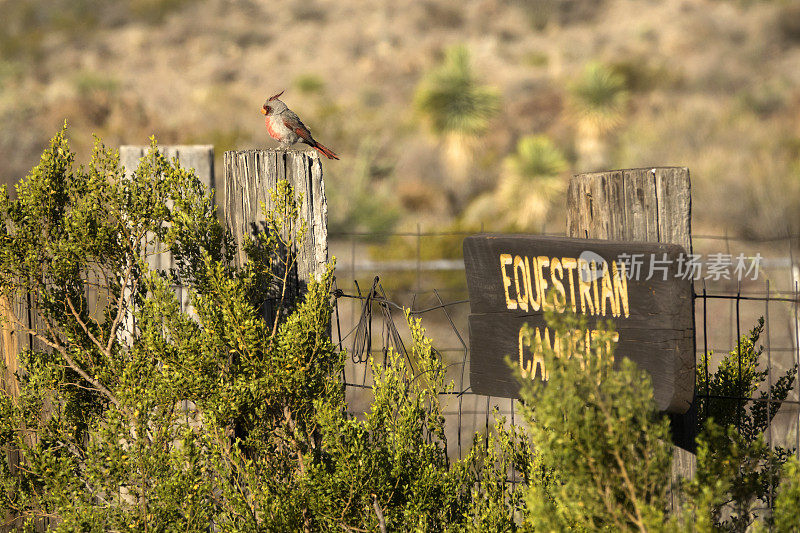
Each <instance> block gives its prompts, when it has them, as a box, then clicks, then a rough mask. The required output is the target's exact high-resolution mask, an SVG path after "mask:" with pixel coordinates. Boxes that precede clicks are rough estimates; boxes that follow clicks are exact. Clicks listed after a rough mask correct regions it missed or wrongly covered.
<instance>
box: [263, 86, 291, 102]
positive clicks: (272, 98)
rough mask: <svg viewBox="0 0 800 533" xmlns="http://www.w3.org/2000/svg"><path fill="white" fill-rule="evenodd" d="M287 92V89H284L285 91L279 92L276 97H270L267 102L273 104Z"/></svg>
mask: <svg viewBox="0 0 800 533" xmlns="http://www.w3.org/2000/svg"><path fill="white" fill-rule="evenodd" d="M285 91H286V89H284V90H283V91H281V92H279V93H278V94H276V95H275V96H270V97H269V98H268V99H267V102H271V101H272V100H277V99H278V97H279V96H280V95H282V94H283V93H284V92H285Z"/></svg>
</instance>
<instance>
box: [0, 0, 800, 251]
mask: <svg viewBox="0 0 800 533" xmlns="http://www.w3.org/2000/svg"><path fill="white" fill-rule="evenodd" d="M0 11H2V12H3V17H2V21H0V25H2V26H3V28H2V32H0V54H1V57H2V60H1V61H0V117H2V127H1V128H0V177H2V180H3V182H4V183H11V182H14V181H16V180H17V179H19V178H20V177H22V176H24V174H25V172H26V171H27V170H28V169H29V168H30V167H31V166H32V165H34V164H35V163H36V162H37V160H38V155H39V153H40V152H41V150H42V148H43V147H44V146H45V145H46V143H47V141H48V139H49V137H50V136H52V135H53V134H54V133H55V132H56V131H57V130H58V128H59V127H60V125H61V124H62V123H63V121H64V120H65V119H66V120H67V121H68V123H69V125H70V137H71V138H72V139H73V147H74V148H76V149H77V150H78V151H79V153H80V154H81V155H82V157H88V153H89V149H90V145H91V143H92V138H91V134H92V133H95V134H97V135H99V136H100V137H102V139H103V141H104V142H105V143H106V144H108V145H118V144H144V143H146V142H147V139H148V137H149V136H150V135H155V136H156V138H157V139H158V141H159V142H161V143H211V144H214V145H215V148H216V150H217V159H218V160H220V159H221V153H222V151H224V150H227V149H232V148H252V147H262V146H273V145H274V143H273V141H271V140H269V139H267V138H266V135H265V132H264V127H263V120H262V116H261V115H260V114H259V107H260V106H261V104H262V103H263V101H264V99H265V98H266V97H267V96H269V95H271V94H274V93H277V92H279V91H281V90H284V89H285V90H286V92H285V93H284V96H283V99H284V101H286V102H287V103H288V104H289V106H290V107H291V108H292V109H294V110H295V111H296V112H297V113H298V114H299V115H300V116H301V118H303V120H304V122H305V123H306V124H307V125H308V126H309V127H310V128H311V130H312V132H313V133H314V135H315V137H316V138H317V139H318V140H320V141H321V142H322V143H324V144H325V145H327V146H330V147H331V148H333V149H334V150H335V151H337V152H338V153H339V154H340V155H341V156H342V160H341V161H333V162H328V161H327V160H326V162H325V173H326V179H327V181H328V191H329V194H330V201H331V211H330V212H331V224H332V229H333V230H334V231H336V230H339V231H343V230H348V231H387V230H399V229H403V228H411V227H416V225H417V224H418V223H421V224H423V225H424V226H426V227H436V228H444V227H455V226H458V227H476V226H479V225H480V224H484V227H486V228H490V229H497V230H506V229H519V230H526V231H541V230H550V231H554V230H557V229H561V228H563V212H562V209H561V204H562V203H563V193H562V191H563V188H564V184H565V183H566V180H567V179H568V177H569V175H570V174H572V173H576V172H583V171H587V170H593V169H598V168H624V167H640V166H657V165H681V166H688V167H689V168H690V170H691V172H692V178H693V188H694V206H695V220H694V224H695V228H697V231H703V230H704V229H707V230H708V231H711V232H713V233H719V232H720V231H722V230H723V229H725V230H728V231H730V232H731V233H732V234H735V235H740V236H743V237H762V238H765V237H772V236H779V235H785V234H786V233H787V232H790V233H791V232H797V231H798V229H800V217H798V215H797V213H798V210H799V209H800V121H799V120H798V119H799V118H800V4H798V3H797V2H790V1H780V0H773V1H761V2H757V1H746V0H738V1H737V0H671V1H664V2H659V1H652V0H604V1H595V0H563V1H557V0H516V1H514V0H506V1H503V0H479V1H464V2H455V1H452V0H425V1H420V2H390V1H374V2H368V3H365V2H357V1H352V0H337V1H333V0H290V1H285V2H267V1H255V0H240V1H232V0H209V1H205V2H192V1H188V0H127V1H123V2H114V3H107V2H103V1H101V0H80V1H68V0H56V1H48V2H45V1H43V0H4V1H0ZM448 80H450V81H448ZM448 83H450V85H449V86H448ZM437 91H438V92H437ZM447 91H451V92H450V93H448V92H447ZM459 91H460V92H459ZM442 94H444V95H445V96H447V95H448V94H451V95H453V99H456V100H458V99H460V100H458V102H457V103H458V105H461V106H462V107H458V106H455V107H457V109H452V108H448V102H449V100H448V99H447V98H446V99H445V101H444V102H443V101H442V99H441V95H442ZM437 96H438V97H439V99H438V100H437ZM470 106H472V107H470ZM481 106H482V107H481ZM451 107H452V106H451ZM443 116H444V117H445V118H446V119H448V120H450V119H453V120H455V122H454V121H453V120H450V121H449V122H447V121H446V120H445V121H444V122H442V120H441V118H442V117H443ZM448 117H449V118H448ZM453 117H455V118H453Z"/></svg>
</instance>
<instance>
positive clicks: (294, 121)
mask: <svg viewBox="0 0 800 533" xmlns="http://www.w3.org/2000/svg"><path fill="white" fill-rule="evenodd" d="M284 92H285V91H281V92H279V93H278V94H276V95H275V96H270V97H269V98H268V99H267V101H266V102H264V105H263V106H262V107H261V113H262V114H263V115H265V116H266V121H265V122H266V124H267V133H269V136H270V137H272V138H273V139H275V140H276V141H278V142H279V143H280V147H281V149H282V150H286V149H287V148H289V146H291V145H293V144H294V143H296V142H298V141H299V142H303V143H306V144H307V145H309V146H310V147H312V148H315V149H317V150H319V151H320V152H322V153H323V154H324V155H326V156H327V157H328V159H339V156H337V155H336V154H335V153H333V151H332V150H330V149H329V148H326V147H325V146H322V145H321V144H320V143H318V142H317V141H315V140H314V137H312V136H311V132H310V131H309V130H308V128H307V127H306V125H305V124H303V122H302V121H301V120H300V117H298V116H297V114H295V112H294V111H292V110H291V109H289V107H288V106H287V105H286V104H284V103H283V102H282V101H280V100H278V97H279V96H280V95H282V94H283V93H284Z"/></svg>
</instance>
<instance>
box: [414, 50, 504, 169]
mask: <svg viewBox="0 0 800 533" xmlns="http://www.w3.org/2000/svg"><path fill="white" fill-rule="evenodd" d="M414 105H415V107H416V108H417V110H418V111H419V112H420V113H421V114H422V115H423V116H424V117H425V118H426V119H427V121H428V123H429V125H430V128H431V131H432V132H433V134H434V135H436V136H437V137H440V138H442V139H443V140H444V144H445V162H446V163H447V165H448V166H449V168H451V169H452V170H453V171H454V172H455V174H456V176H455V177H456V179H457V180H458V179H464V178H465V177H466V169H467V168H468V166H469V161H470V158H471V148H470V145H471V144H472V142H473V141H474V140H475V139H476V138H477V137H478V136H479V135H481V134H483V133H484V132H485V131H486V128H487V127H488V125H489V120H490V119H491V118H492V117H494V115H495V114H497V112H498V111H499V108H500V96H499V94H498V93H497V91H495V90H494V89H491V88H489V87H487V86H484V85H481V84H480V83H479V82H478V80H477V78H476V77H475V75H474V74H473V72H472V67H471V66H470V57H469V51H468V50H467V48H466V46H463V45H461V46H453V47H452V48H449V49H448V50H447V52H446V54H445V58H444V61H443V62H442V63H441V64H440V65H439V66H438V67H437V68H435V69H434V70H432V71H431V72H430V73H428V75H427V76H425V78H423V80H422V81H421V82H420V84H419V86H418V87H417V92H416V94H415V96H414Z"/></svg>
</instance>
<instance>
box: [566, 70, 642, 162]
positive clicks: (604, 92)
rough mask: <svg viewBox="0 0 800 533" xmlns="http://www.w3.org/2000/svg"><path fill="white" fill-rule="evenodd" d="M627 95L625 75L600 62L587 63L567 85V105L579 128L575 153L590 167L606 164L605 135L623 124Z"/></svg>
mask: <svg viewBox="0 0 800 533" xmlns="http://www.w3.org/2000/svg"><path fill="white" fill-rule="evenodd" d="M628 98H629V94H628V91H627V89H626V87H625V78H624V77H623V76H622V75H620V74H618V73H617V72H614V71H613V70H612V69H610V68H609V67H607V66H605V65H603V64H602V63H599V62H591V63H589V64H588V65H586V68H585V69H584V71H583V73H582V74H581V76H580V77H579V78H578V79H577V80H576V81H575V82H573V83H572V84H570V86H569V95H568V100H567V104H568V108H569V112H570V113H571V115H572V117H573V120H575V122H576V126H577V129H578V137H577V149H578V155H579V156H580V159H581V164H582V165H583V166H585V167H588V169H589V170H594V169H596V168H600V167H602V166H604V165H605V164H606V157H607V139H606V138H607V136H608V134H609V133H610V132H611V131H612V130H614V129H615V128H616V127H618V126H619V125H620V124H621V123H622V119H623V116H624V112H625V109H626V107H627V104H628Z"/></svg>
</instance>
